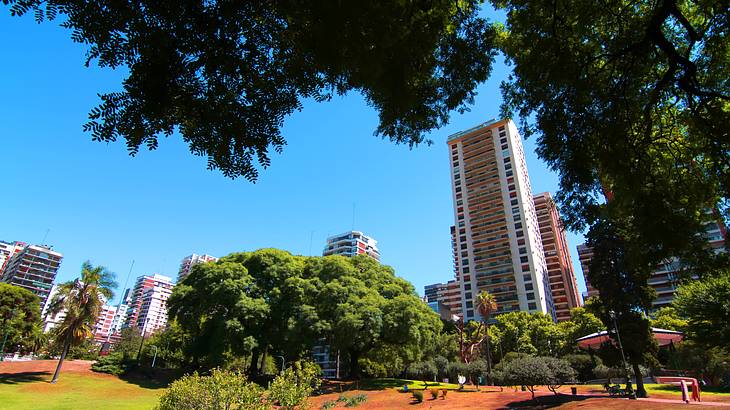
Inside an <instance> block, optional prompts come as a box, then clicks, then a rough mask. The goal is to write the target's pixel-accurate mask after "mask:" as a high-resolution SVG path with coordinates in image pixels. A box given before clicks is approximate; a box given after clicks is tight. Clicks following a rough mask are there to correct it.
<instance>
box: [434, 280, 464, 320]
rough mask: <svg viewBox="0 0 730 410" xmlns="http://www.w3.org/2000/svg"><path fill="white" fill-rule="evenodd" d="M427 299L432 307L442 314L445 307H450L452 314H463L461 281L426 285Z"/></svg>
mask: <svg viewBox="0 0 730 410" xmlns="http://www.w3.org/2000/svg"><path fill="white" fill-rule="evenodd" d="M425 295H426V296H425V299H426V302H427V303H428V304H429V306H430V307H431V309H433V310H434V311H435V312H436V313H439V314H441V313H442V310H443V308H446V309H448V311H449V314H450V315H456V316H461V315H462V310H461V307H462V303H461V286H460V284H459V281H457V280H450V281H448V282H447V283H434V284H433V285H427V286H426V287H425Z"/></svg>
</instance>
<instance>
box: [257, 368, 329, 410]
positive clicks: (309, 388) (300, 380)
mask: <svg viewBox="0 0 730 410" xmlns="http://www.w3.org/2000/svg"><path fill="white" fill-rule="evenodd" d="M319 373H320V369H319V366H317V365H316V364H314V363H312V362H306V361H301V362H296V363H294V365H293V366H292V367H289V368H288V369H286V370H284V372H283V373H282V374H281V375H279V376H277V377H276V379H274V381H273V382H271V386H270V387H269V397H270V398H271V399H273V400H274V401H276V402H277V403H278V405H279V406H280V408H282V409H287V410H292V409H294V408H295V407H297V406H298V407H299V408H300V409H304V408H306V407H307V398H308V397H309V395H310V394H312V392H313V391H314V390H315V389H316V388H318V387H319V385H320V380H319V378H318V377H317V376H318V375H319Z"/></svg>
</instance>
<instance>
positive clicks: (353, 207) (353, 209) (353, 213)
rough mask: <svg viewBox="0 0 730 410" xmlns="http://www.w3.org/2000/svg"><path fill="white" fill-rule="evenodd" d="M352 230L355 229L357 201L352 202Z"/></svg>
mask: <svg viewBox="0 0 730 410" xmlns="http://www.w3.org/2000/svg"><path fill="white" fill-rule="evenodd" d="M350 230H351V231H354V230H355V203H354V202H353V203H352V229H350Z"/></svg>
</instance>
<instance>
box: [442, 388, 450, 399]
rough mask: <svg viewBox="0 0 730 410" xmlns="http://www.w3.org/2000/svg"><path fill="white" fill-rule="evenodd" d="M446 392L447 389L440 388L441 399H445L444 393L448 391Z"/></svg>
mask: <svg viewBox="0 0 730 410" xmlns="http://www.w3.org/2000/svg"><path fill="white" fill-rule="evenodd" d="M448 392H449V391H448V390H447V389H442V390H441V399H442V400H446V393H448Z"/></svg>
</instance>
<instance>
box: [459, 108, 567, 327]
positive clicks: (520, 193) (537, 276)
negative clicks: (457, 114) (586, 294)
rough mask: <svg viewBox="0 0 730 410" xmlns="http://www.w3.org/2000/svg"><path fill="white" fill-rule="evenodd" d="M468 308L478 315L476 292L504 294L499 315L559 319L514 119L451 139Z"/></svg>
mask: <svg viewBox="0 0 730 410" xmlns="http://www.w3.org/2000/svg"><path fill="white" fill-rule="evenodd" d="M447 144H448V147H449V165H450V168H451V184H452V199H453V201H454V221H455V231H454V232H453V233H452V235H453V236H452V237H453V238H455V245H456V249H455V251H456V252H457V254H456V255H455V256H456V260H455V265H456V267H457V269H458V271H457V272H456V280H457V281H458V282H460V286H461V295H462V298H461V299H462V304H463V305H462V312H464V317H465V319H466V320H470V319H477V316H478V314H477V311H476V297H477V295H478V294H479V292H480V291H482V290H485V291H487V292H489V293H490V294H492V295H494V296H495V298H496V299H497V303H498V310H497V314H500V313H504V312H512V311H527V312H542V313H547V314H549V315H551V316H553V318H555V309H554V307H553V302H552V296H551V293H550V286H549V283H548V269H547V263H546V261H545V255H544V253H543V248H542V240H541V237H540V227H539V226H538V222H537V214H536V212H535V205H534V203H533V197H532V187H531V185H530V178H529V176H528V173H527V164H526V162H525V153H524V150H523V147H522V141H521V140H520V135H519V133H518V132H517V127H516V126H515V124H514V123H513V122H512V121H511V120H499V121H489V122H486V123H483V124H479V125H477V126H475V127H473V128H470V129H468V130H465V131H462V132H458V133H456V134H453V135H451V136H449V137H448V140H447Z"/></svg>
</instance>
